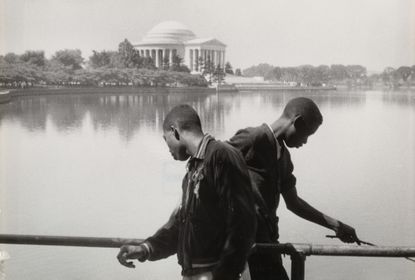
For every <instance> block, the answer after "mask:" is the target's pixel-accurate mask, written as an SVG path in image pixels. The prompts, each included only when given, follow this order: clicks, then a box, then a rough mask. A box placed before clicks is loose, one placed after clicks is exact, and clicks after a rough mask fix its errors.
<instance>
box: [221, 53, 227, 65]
mask: <svg viewBox="0 0 415 280" xmlns="http://www.w3.org/2000/svg"><path fill="white" fill-rule="evenodd" d="M222 61H223V66H224V67H225V63H226V61H225V51H222Z"/></svg>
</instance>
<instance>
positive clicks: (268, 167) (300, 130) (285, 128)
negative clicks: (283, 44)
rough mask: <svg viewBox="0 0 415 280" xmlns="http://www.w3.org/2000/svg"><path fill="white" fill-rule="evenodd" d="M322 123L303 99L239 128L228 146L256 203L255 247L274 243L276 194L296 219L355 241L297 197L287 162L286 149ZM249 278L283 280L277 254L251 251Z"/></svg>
mask: <svg viewBox="0 0 415 280" xmlns="http://www.w3.org/2000/svg"><path fill="white" fill-rule="evenodd" d="M322 122H323V117H322V115H321V113H320V111H319V109H318V107H317V105H316V104H315V103H314V102H313V101H312V100H310V99H308V98H303V97H300V98H295V99H292V100H291V101H289V102H288V103H287V105H286V107H285V108H284V111H283V113H282V115H281V116H280V117H279V118H278V119H277V120H276V121H275V122H274V123H272V124H271V125H267V124H263V125H261V126H259V127H248V128H246V129H242V130H239V131H238V132H237V133H236V134H235V136H233V137H232V138H231V139H230V140H229V143H230V144H231V145H232V146H234V147H236V148H237V149H238V150H240V151H241V152H242V154H243V156H244V158H245V161H246V163H247V165H248V168H249V173H250V178H251V183H252V185H253V189H254V193H255V194H256V203H257V204H258V205H259V209H260V212H261V213H260V215H258V216H259V219H258V230H257V236H256V242H257V243H275V242H278V217H277V215H276V211H277V208H278V205H279V200H280V194H281V195H282V197H283V198H284V201H285V203H286V205H287V208H288V209H289V210H290V211H292V212H293V213H295V214H296V215H298V216H300V217H302V218H304V219H306V220H308V221H311V222H313V223H316V224H319V225H321V226H324V227H326V228H329V229H332V230H334V231H335V233H336V235H337V237H339V238H340V239H341V240H342V241H343V242H348V243H349V242H357V243H358V244H359V239H358V238H357V236H356V232H355V230H354V229H353V228H352V227H350V226H348V225H346V224H343V223H342V222H340V221H338V220H336V219H333V218H331V217H329V216H327V215H325V214H323V213H321V212H320V211H318V210H317V209H315V208H313V207H312V206H311V205H309V204H308V203H307V202H306V201H304V200H303V199H301V198H300V197H299V196H298V195H297V190H296V187H295V184H296V178H295V177H294V175H293V173H292V172H293V169H294V167H293V164H292V162H291V157H290V153H289V151H288V149H287V147H286V146H288V147H290V148H293V147H295V148H299V147H301V146H302V145H303V144H306V143H307V139H308V137H309V136H311V135H312V134H314V133H315V132H316V131H317V129H318V127H319V126H320V125H321V123H322ZM249 269H250V272H251V278H252V280H268V279H288V276H287V273H286V272H285V270H284V268H283V266H282V261H281V255H280V254H276V253H274V254H269V253H268V254H265V253H264V254H262V253H261V252H257V253H255V254H253V255H252V256H251V257H250V259H249Z"/></svg>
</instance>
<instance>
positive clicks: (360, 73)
mask: <svg viewBox="0 0 415 280" xmlns="http://www.w3.org/2000/svg"><path fill="white" fill-rule="evenodd" d="M346 68H347V72H348V74H349V76H350V78H352V79H353V80H357V79H361V78H365V77H366V68H365V67H363V66H361V65H347V66H346Z"/></svg>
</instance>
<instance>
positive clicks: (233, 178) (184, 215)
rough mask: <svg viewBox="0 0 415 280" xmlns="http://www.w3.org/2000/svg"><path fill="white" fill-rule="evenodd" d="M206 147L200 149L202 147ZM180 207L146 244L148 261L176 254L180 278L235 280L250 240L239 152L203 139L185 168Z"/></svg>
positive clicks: (251, 222)
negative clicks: (199, 276) (203, 274)
mask: <svg viewBox="0 0 415 280" xmlns="http://www.w3.org/2000/svg"><path fill="white" fill-rule="evenodd" d="M204 145H205V146H204ZM182 189H183V197H182V204H181V207H180V208H178V209H177V211H175V213H173V214H172V217H171V219H170V220H169V222H168V223H167V224H166V225H164V226H163V227H162V228H161V229H160V230H158V231H157V232H156V234H154V235H153V236H152V237H150V238H148V239H147V242H148V243H149V245H150V247H151V253H150V257H149V260H158V259H161V258H166V257H168V256H170V255H172V254H175V253H177V257H178V261H179V263H180V264H181V266H182V274H183V275H186V276H190V275H195V274H198V273H201V272H205V271H212V273H213V276H214V279H226V280H232V279H238V277H239V274H240V273H241V272H242V271H243V269H244V266H245V263H246V261H247V257H248V254H249V252H250V249H251V247H252V245H253V244H254V239H255V230H256V217H255V210H254V201H253V195H252V190H251V185H250V179H249V175H248V169H247V167H246V164H245V162H244V160H243V158H242V156H241V154H240V152H239V151H237V150H236V149H234V148H233V147H231V146H230V145H228V144H226V143H223V142H220V141H216V140H214V139H212V138H207V137H206V136H205V138H204V140H203V141H202V144H201V146H200V147H199V151H198V153H197V155H196V156H195V157H192V158H191V159H190V160H189V163H188V172H187V173H186V175H185V177H184V179H183V183H182Z"/></svg>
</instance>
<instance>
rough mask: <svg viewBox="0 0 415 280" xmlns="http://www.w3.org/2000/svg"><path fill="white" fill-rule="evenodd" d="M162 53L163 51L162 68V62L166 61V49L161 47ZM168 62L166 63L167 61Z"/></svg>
mask: <svg viewBox="0 0 415 280" xmlns="http://www.w3.org/2000/svg"><path fill="white" fill-rule="evenodd" d="M162 53H163V61H162V66H163V68H164V62H165V61H166V49H163V50H162ZM167 64H168V63H167Z"/></svg>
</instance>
